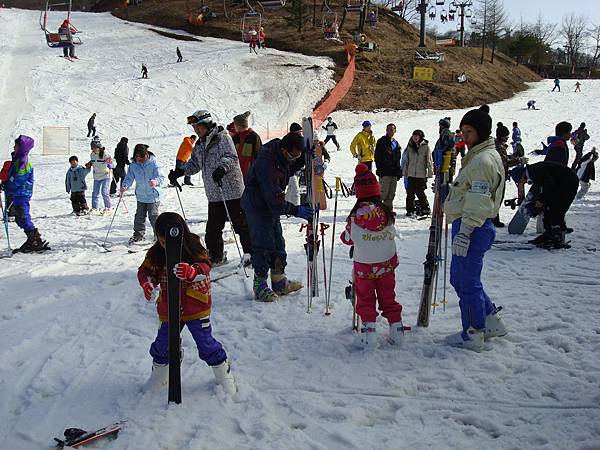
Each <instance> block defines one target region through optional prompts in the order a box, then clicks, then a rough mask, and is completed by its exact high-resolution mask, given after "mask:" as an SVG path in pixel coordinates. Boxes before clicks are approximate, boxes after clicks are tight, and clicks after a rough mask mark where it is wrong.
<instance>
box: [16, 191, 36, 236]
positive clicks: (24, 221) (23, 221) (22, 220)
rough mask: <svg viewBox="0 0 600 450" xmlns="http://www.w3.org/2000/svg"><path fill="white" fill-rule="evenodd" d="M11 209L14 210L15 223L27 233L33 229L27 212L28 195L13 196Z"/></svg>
mask: <svg viewBox="0 0 600 450" xmlns="http://www.w3.org/2000/svg"><path fill="white" fill-rule="evenodd" d="M12 201H13V204H12V209H13V211H14V212H15V221H16V222H17V225H19V227H21V228H22V229H23V231H24V232H25V233H28V232H30V231H32V230H34V229H35V226H34V225H33V222H32V221H31V214H29V197H13V199H12Z"/></svg>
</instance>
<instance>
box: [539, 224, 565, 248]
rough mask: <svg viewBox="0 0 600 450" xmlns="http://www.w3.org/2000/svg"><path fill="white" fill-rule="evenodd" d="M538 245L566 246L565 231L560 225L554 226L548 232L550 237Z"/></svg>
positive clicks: (546, 246)
mask: <svg viewBox="0 0 600 450" xmlns="http://www.w3.org/2000/svg"><path fill="white" fill-rule="evenodd" d="M538 247H542V248H545V249H553V248H565V247H566V244H565V231H564V230H563V229H562V228H561V227H560V226H558V225H555V226H553V227H552V229H551V230H550V232H549V233H548V239H546V240H545V241H544V242H542V243H541V244H538Z"/></svg>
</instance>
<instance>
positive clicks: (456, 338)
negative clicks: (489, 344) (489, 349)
mask: <svg viewBox="0 0 600 450" xmlns="http://www.w3.org/2000/svg"><path fill="white" fill-rule="evenodd" d="M465 335H466V336H465ZM483 338H484V332H483V331H482V330H476V329H475V328H473V327H469V329H468V330H467V331H466V332H464V331H461V332H460V333H454V334H451V335H450V336H448V337H446V343H447V344H448V345H451V346H452V347H459V348H464V349H466V350H473V351H474V352H477V353H481V351H482V350H483Z"/></svg>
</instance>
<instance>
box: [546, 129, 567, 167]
mask: <svg viewBox="0 0 600 450" xmlns="http://www.w3.org/2000/svg"><path fill="white" fill-rule="evenodd" d="M572 129H573V126H572V125H571V124H570V123H569V122H560V123H558V124H557V125H556V127H555V128H554V131H555V135H554V136H549V137H548V146H547V148H546V149H545V150H546V158H545V159H544V161H553V162H557V163H559V164H562V165H563V166H568V165H569V146H568V145H567V142H568V141H569V139H570V138H571V130H572Z"/></svg>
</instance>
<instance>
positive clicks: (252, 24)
mask: <svg viewBox="0 0 600 450" xmlns="http://www.w3.org/2000/svg"><path fill="white" fill-rule="evenodd" d="M246 6H247V7H248V11H246V12H245V13H244V15H243V16H242V22H241V24H240V31H241V32H242V42H244V43H248V42H250V41H251V40H253V39H256V40H258V36H257V35H258V32H259V31H260V27H261V24H262V16H261V14H260V13H259V12H258V11H255V10H254V8H252V6H251V5H250V3H249V2H248V0H246Z"/></svg>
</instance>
